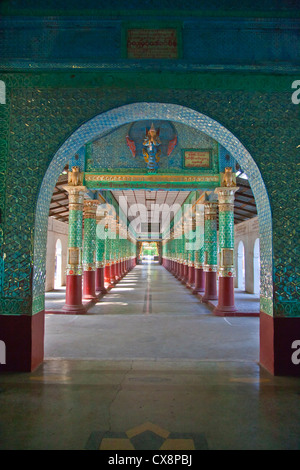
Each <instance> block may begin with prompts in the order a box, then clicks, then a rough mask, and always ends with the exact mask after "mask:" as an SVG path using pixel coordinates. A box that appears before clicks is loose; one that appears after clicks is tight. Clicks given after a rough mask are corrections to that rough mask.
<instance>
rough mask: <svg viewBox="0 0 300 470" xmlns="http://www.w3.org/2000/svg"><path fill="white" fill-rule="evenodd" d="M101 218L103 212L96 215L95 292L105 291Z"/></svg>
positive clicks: (103, 292)
mask: <svg viewBox="0 0 300 470" xmlns="http://www.w3.org/2000/svg"><path fill="white" fill-rule="evenodd" d="M103 219H105V215H104V214H101V215H98V216H96V224H97V227H99V225H100V227H99V228H100V229H101V230H98V231H97V230H96V292H97V293H99V294H106V292H107V290H106V288H105V286H104V269H105V232H104V230H103V225H102V221H103ZM98 224H99V225H98ZM101 225H102V227H101Z"/></svg>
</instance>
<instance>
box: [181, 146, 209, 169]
mask: <svg viewBox="0 0 300 470" xmlns="http://www.w3.org/2000/svg"><path fill="white" fill-rule="evenodd" d="M211 153H212V152H211V150H201V149H184V150H183V167H184V168H189V169H193V168H194V169H199V168H203V169H206V170H208V169H210V168H211Z"/></svg>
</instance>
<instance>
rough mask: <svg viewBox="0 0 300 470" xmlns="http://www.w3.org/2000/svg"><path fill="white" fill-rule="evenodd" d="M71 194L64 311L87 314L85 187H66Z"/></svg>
mask: <svg viewBox="0 0 300 470" xmlns="http://www.w3.org/2000/svg"><path fill="white" fill-rule="evenodd" d="M64 189H65V190H66V191H68V193H69V234H68V259H67V272H66V303H65V305H64V307H63V310H64V311H65V312H66V313H74V314H76V315H78V314H81V313H86V309H85V308H84V306H83V304H82V221H83V201H84V193H85V191H86V188H85V186H64Z"/></svg>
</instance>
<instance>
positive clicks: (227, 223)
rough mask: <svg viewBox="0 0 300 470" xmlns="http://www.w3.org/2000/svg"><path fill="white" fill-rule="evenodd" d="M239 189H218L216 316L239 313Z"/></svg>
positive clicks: (216, 190) (216, 191)
mask: <svg viewBox="0 0 300 470" xmlns="http://www.w3.org/2000/svg"><path fill="white" fill-rule="evenodd" d="M237 190H238V188H237V187H221V188H216V189H215V193H217V194H218V198H219V248H220V258H219V299H218V305H217V307H216V308H215V310H214V314H215V315H221V316H223V315H228V314H233V313H234V312H236V311H237V309H236V307H235V303H234V277H235V268H234V194H235V192H236V191H237Z"/></svg>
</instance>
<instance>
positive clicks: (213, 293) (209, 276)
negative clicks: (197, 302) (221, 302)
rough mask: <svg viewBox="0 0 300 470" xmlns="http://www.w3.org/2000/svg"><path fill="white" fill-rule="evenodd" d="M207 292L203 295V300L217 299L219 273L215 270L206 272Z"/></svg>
mask: <svg viewBox="0 0 300 470" xmlns="http://www.w3.org/2000/svg"><path fill="white" fill-rule="evenodd" d="M204 288H205V292H204V295H203V297H202V302H207V301H208V300H217V299H218V292H217V273H216V272H214V271H206V272H205V286H204Z"/></svg>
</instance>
